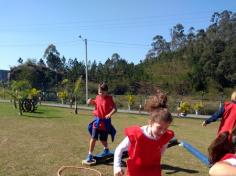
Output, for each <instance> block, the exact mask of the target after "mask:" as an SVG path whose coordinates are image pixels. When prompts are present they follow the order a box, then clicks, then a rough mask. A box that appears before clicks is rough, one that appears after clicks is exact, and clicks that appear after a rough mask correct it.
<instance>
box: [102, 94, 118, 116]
mask: <svg viewBox="0 0 236 176" xmlns="http://www.w3.org/2000/svg"><path fill="white" fill-rule="evenodd" d="M112 107H113V108H112V110H111V111H110V112H109V113H108V114H107V115H106V116H105V117H106V118H111V116H112V115H113V114H114V113H116V111H117V108H116V104H115V103H114V101H113V99H112Z"/></svg>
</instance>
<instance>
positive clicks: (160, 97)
mask: <svg viewBox="0 0 236 176" xmlns="http://www.w3.org/2000/svg"><path fill="white" fill-rule="evenodd" d="M144 108H145V110H147V111H148V112H152V111H155V110H157V109H158V108H167V95H166V94H165V93H164V92H162V91H161V90H160V89H157V90H156V93H155V94H154V95H153V96H150V97H149V98H148V100H147V102H146V104H145V107H144Z"/></svg>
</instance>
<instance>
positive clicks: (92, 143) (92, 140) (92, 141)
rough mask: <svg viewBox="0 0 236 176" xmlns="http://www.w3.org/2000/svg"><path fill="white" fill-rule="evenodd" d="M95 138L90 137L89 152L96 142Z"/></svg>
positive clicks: (91, 151)
mask: <svg viewBox="0 0 236 176" xmlns="http://www.w3.org/2000/svg"><path fill="white" fill-rule="evenodd" d="M96 141H97V140H96V139H93V138H91V139H90V142H89V154H91V153H93V150H94V147H95V144H96Z"/></svg>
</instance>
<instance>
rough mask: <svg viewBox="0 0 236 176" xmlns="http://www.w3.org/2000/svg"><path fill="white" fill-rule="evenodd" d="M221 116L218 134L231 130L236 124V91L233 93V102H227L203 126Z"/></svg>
mask: <svg viewBox="0 0 236 176" xmlns="http://www.w3.org/2000/svg"><path fill="white" fill-rule="evenodd" d="M219 118H221V121H220V126H219V129H218V134H217V135H219V134H220V133H222V132H225V131H231V130H232V129H233V127H234V126H235V125H236V91H234V92H233V93H232V95H231V102H225V103H224V106H222V107H221V108H220V110H219V111H218V112H216V113H215V114H214V115H212V117H210V118H208V119H207V120H205V121H204V122H203V123H202V126H206V125H208V124H210V123H211V122H214V121H216V120H218V119H219Z"/></svg>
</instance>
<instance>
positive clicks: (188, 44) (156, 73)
mask: <svg viewBox="0 0 236 176" xmlns="http://www.w3.org/2000/svg"><path fill="white" fill-rule="evenodd" d="M18 62H19V65H18V66H16V67H13V68H11V80H22V79H27V80H28V81H29V83H30V84H31V85H32V87H36V88H38V89H41V90H44V91H46V90H47V91H48V90H52V91H53V90H56V88H57V87H58V85H59V84H60V82H61V81H62V80H64V79H68V80H69V82H70V83H74V82H75V81H76V80H77V79H78V78H79V77H82V79H83V80H85V64H84V62H83V61H79V60H78V59H77V58H74V59H68V60H67V61H66V58H65V57H64V56H62V57H61V56H60V53H59V52H58V51H57V49H56V46H55V45H53V44H51V45H49V46H48V47H47V49H46V50H45V53H44V55H43V58H42V59H40V60H39V61H38V62H37V61H36V60H33V59H28V60H27V61H25V62H23V59H21V58H19V60H18ZM235 70H236V13H232V12H230V11H226V10H225V11H223V12H221V13H218V12H216V13H214V14H213V15H212V18H211V24H210V26H209V27H208V28H207V29H205V30H204V29H199V30H195V29H194V28H193V27H191V28H190V29H189V30H188V31H187V33H186V32H185V29H184V26H183V25H182V24H177V25H175V26H174V27H173V28H172V29H171V41H169V42H168V41H166V40H165V39H164V38H163V37H162V36H160V35H156V36H155V37H154V38H153V42H152V44H151V49H150V50H149V51H148V52H147V55H146V58H144V59H143V60H142V61H140V63H139V64H137V65H135V64H133V63H129V62H127V61H126V59H125V58H122V57H121V56H120V55H119V54H118V53H114V54H113V55H112V56H111V57H110V58H108V59H107V60H106V62H105V63H97V62H96V61H93V62H89V63H88V79H89V91H90V92H92V93H95V92H96V84H97V83H98V82H100V81H106V82H108V83H109V85H110V87H111V89H110V90H111V92H112V93H115V94H125V93H127V92H130V93H132V94H149V93H150V91H152V90H153V87H154V85H155V86H157V85H158V86H160V87H162V88H164V89H166V90H167V91H170V92H173V93H177V94H188V93H192V92H198V91H213V90H214V91H224V89H225V88H233V87H234V86H235V85H236V71H235Z"/></svg>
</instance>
